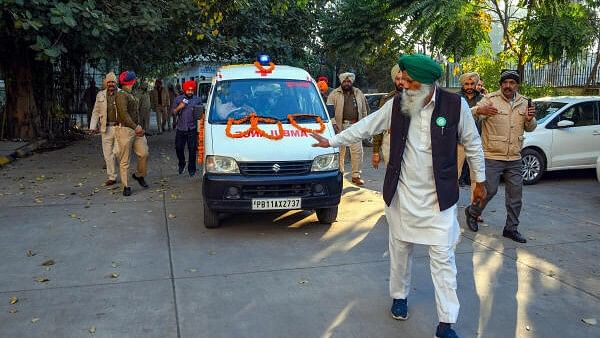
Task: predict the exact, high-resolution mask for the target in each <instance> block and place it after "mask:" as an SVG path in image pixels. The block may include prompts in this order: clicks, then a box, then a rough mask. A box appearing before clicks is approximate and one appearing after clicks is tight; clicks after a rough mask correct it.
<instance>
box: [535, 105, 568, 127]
mask: <svg viewBox="0 0 600 338" xmlns="http://www.w3.org/2000/svg"><path fill="white" fill-rule="evenodd" d="M533 103H534V104H535V119H536V120H537V122H538V123H543V122H544V121H546V119H548V118H549V117H550V116H552V114H554V112H556V111H557V110H559V109H560V108H562V107H564V106H565V105H566V103H564V102H554V101H534V102H533Z"/></svg>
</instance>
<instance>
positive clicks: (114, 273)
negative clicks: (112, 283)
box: [110, 272, 119, 279]
mask: <svg viewBox="0 0 600 338" xmlns="http://www.w3.org/2000/svg"><path fill="white" fill-rule="evenodd" d="M110 278H113V279H115V278H119V273H118V272H113V273H111V274H110Z"/></svg>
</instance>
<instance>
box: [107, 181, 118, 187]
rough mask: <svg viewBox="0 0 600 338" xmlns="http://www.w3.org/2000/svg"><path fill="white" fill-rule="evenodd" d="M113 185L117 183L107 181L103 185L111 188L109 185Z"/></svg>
mask: <svg viewBox="0 0 600 338" xmlns="http://www.w3.org/2000/svg"><path fill="white" fill-rule="evenodd" d="M115 183H117V181H115V180H107V181H106V182H104V185H105V186H107V187H108V186H111V185H113V184H115Z"/></svg>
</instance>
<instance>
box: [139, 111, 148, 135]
mask: <svg viewBox="0 0 600 338" xmlns="http://www.w3.org/2000/svg"><path fill="white" fill-rule="evenodd" d="M140 126H142V128H144V130H145V131H146V132H148V129H150V111H149V110H148V111H145V112H140Z"/></svg>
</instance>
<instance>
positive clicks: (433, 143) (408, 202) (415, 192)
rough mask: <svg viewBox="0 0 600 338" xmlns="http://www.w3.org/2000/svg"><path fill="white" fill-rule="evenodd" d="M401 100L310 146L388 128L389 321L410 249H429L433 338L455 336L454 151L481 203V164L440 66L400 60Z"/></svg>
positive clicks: (403, 307)
mask: <svg viewBox="0 0 600 338" xmlns="http://www.w3.org/2000/svg"><path fill="white" fill-rule="evenodd" d="M398 65H399V66H400V70H401V71H402V87H403V88H404V91H403V92H402V94H397V95H396V96H395V97H394V99H393V100H389V101H388V102H386V103H385V104H384V105H383V107H381V109H379V110H378V111H376V112H375V113H373V114H371V115H369V116H368V117H366V118H365V119H363V120H361V121H359V122H357V123H356V124H354V125H352V126H351V127H350V128H348V129H346V130H344V131H343V132H341V133H339V134H337V135H336V136H334V137H333V138H331V139H330V140H328V139H326V138H324V137H322V136H320V135H317V134H311V135H312V136H313V137H314V138H315V139H316V140H317V141H318V143H316V144H314V145H313V146H315V147H336V146H339V145H342V144H351V143H354V142H357V141H358V140H361V139H363V138H367V137H369V136H371V135H375V134H378V133H381V132H382V131H384V130H386V129H391V132H390V134H391V144H390V159H389V163H388V166H387V169H386V174H385V180H384V184H383V198H384V200H385V203H386V206H385V215H386V218H387V220H388V223H389V250H390V285H389V287H390V296H391V297H392V298H393V303H392V308H391V314H392V317H393V318H394V319H399V320H406V319H407V318H408V304H407V297H408V295H409V292H410V280H411V267H412V260H413V246H414V244H424V245H428V246H429V258H430V261H429V262H430V269H431V278H432V280H433V285H434V287H435V299H436V304H437V314H438V319H439V324H438V326H437V329H436V333H435V336H436V337H443V338H453V337H458V336H457V334H456V332H455V331H454V330H453V329H452V328H451V324H453V323H456V319H457V317H458V310H459V307H460V305H459V302H458V297H457V295H456V287H457V285H456V263H455V258H454V250H455V248H456V244H457V243H458V240H459V235H460V232H459V223H458V219H457V201H458V197H459V190H458V177H457V173H458V170H457V168H456V145H457V143H458V142H460V143H462V144H463V145H464V147H465V153H466V157H467V160H468V161H469V165H470V166H471V168H473V171H474V173H475V177H473V179H474V180H475V181H476V182H477V184H476V187H475V191H474V196H475V200H476V201H478V202H479V201H483V200H484V199H485V195H486V191H485V186H484V181H485V164H484V163H485V162H484V159H483V150H482V147H481V140H480V138H479V133H478V132H477V128H476V126H475V121H474V120H473V116H472V115H471V111H470V109H469V106H468V104H467V102H466V101H465V100H464V99H463V98H461V97H460V96H458V95H457V94H453V93H450V92H447V91H445V90H442V89H441V88H440V87H438V86H437V85H436V80H437V79H438V78H439V77H440V76H441V75H442V69H441V67H440V66H439V65H438V64H437V63H436V62H435V61H434V60H433V59H431V58H430V57H428V56H426V55H422V54H413V55H404V56H402V57H400V59H399V60H398Z"/></svg>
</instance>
